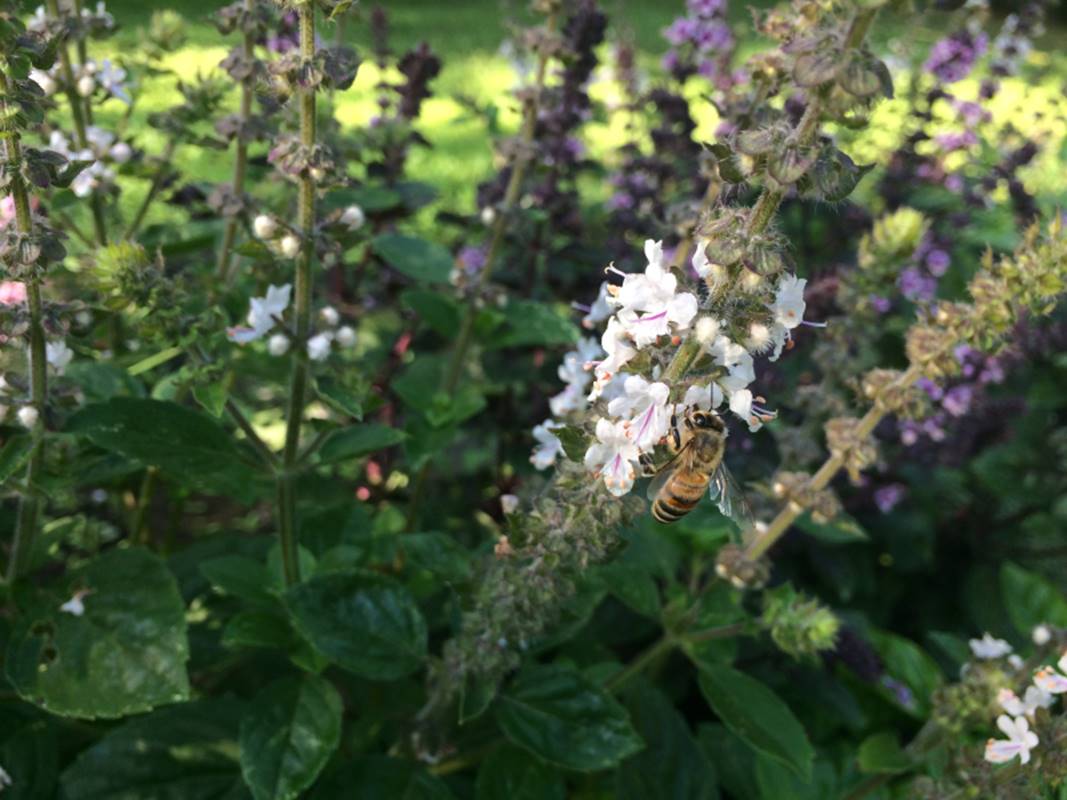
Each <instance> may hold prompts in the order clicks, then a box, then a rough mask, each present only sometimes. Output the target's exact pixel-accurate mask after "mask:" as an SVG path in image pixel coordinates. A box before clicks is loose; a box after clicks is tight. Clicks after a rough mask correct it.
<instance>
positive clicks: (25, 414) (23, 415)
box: [18, 406, 40, 428]
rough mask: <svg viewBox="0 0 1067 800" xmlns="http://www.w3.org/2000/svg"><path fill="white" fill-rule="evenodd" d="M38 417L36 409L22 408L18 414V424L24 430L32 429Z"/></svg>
mask: <svg viewBox="0 0 1067 800" xmlns="http://www.w3.org/2000/svg"><path fill="white" fill-rule="evenodd" d="M39 416H40V415H39V414H38V413H37V409H36V408H34V407H33V406H23V407H22V408H20V409H19V413H18V418H19V422H21V423H22V427H24V428H32V427H33V426H34V425H36V424H37V419H38V417H39Z"/></svg>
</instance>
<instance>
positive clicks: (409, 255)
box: [371, 233, 452, 283]
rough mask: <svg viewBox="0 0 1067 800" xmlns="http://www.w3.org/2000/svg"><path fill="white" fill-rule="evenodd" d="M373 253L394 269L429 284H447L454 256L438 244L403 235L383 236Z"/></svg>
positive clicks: (375, 240)
mask: <svg viewBox="0 0 1067 800" xmlns="http://www.w3.org/2000/svg"><path fill="white" fill-rule="evenodd" d="M371 246H372V247H373V248H374V252H375V253H377V254H378V256H379V257H380V258H381V259H382V260H383V261H385V263H387V264H388V265H389V266H391V267H392V268H393V269H395V270H397V271H399V272H403V273H404V274H405V275H407V276H408V277H409V278H413V279H414V280H417V281H425V282H426V283H448V279H449V275H450V274H451V272H452V254H451V253H449V252H448V251H447V250H446V249H445V248H443V247H442V246H441V245H439V244H437V243H436V242H429V241H427V240H425V239H419V238H416V237H414V236H405V235H403V234H400V233H383V234H381V235H380V236H376V237H375V238H374V241H373V242H372V243H371Z"/></svg>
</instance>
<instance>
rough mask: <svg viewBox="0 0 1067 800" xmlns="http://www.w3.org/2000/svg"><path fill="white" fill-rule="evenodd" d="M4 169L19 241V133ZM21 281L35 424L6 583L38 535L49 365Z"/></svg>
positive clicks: (34, 296) (0, 81) (24, 219)
mask: <svg viewBox="0 0 1067 800" xmlns="http://www.w3.org/2000/svg"><path fill="white" fill-rule="evenodd" d="M9 92H10V84H9V83H8V78H7V75H6V74H5V73H3V72H0V105H2V106H3V109H2V110H3V111H4V114H5V118H6V113H7V110H8V109H7V102H6V99H5V98H6V97H7V95H8V93H9ZM4 142H5V145H4V148H5V154H6V158H7V167H8V170H9V175H10V177H11V197H12V200H13V202H14V204H15V226H16V228H17V230H18V232H19V234H20V235H22V236H27V237H29V236H32V235H33V216H32V214H31V212H30V198H29V194H28V193H27V191H26V183H25V181H24V179H23V177H22V172H21V167H22V145H21V142H20V140H19V134H18V131H9V132H8V133H7V135H6V137H5V138H4ZM30 270H31V271H30V274H29V275H28V276H27V277H26V278H25V283H26V303H27V306H28V308H29V312H30V327H29V335H30V348H29V361H30V363H29V370H30V402H31V405H32V406H33V408H34V409H36V411H37V419H36V421H35V422H34V424H33V427H32V428H31V429H30V436H31V441H32V444H31V448H30V458H29V462H28V464H27V466H26V484H25V486H24V487H23V489H22V492H21V495H20V497H19V507H18V516H17V518H16V522H15V538H14V541H13V542H12V545H11V561H10V563H9V564H8V573H7V579H8V582H10V583H14V581H15V580H16V579H17V578H18V577H20V576H21V575H22V574H24V573H25V571H26V569H27V567H28V566H29V564H30V559H31V557H32V555H33V542H34V539H35V538H36V536H37V518H38V516H39V515H40V510H41V496H40V494H39V493H38V486H37V484H38V482H39V481H40V475H41V470H42V468H43V466H44V438H45V412H46V405H47V398H48V371H47V369H48V366H47V361H46V357H45V341H44V325H43V323H42V313H41V279H40V277H39V275H38V273H37V268H36V265H31V266H30Z"/></svg>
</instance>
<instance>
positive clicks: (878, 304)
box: [867, 294, 893, 314]
mask: <svg viewBox="0 0 1067 800" xmlns="http://www.w3.org/2000/svg"><path fill="white" fill-rule="evenodd" d="M867 299H868V301H869V302H870V304H871V308H873V309H874V310H875V312H877V313H878V314H885V313H887V312H888V311H889V309H890V308H892V307H893V304H892V303H891V302H890V301H889V298H888V297H881V296H879V295H876V294H872V295H871V296H870V297H869V298H867Z"/></svg>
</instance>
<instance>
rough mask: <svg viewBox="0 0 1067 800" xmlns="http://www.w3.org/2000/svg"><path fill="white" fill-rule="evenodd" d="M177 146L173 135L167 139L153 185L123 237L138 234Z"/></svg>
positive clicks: (161, 185)
mask: <svg viewBox="0 0 1067 800" xmlns="http://www.w3.org/2000/svg"><path fill="white" fill-rule="evenodd" d="M177 147H178V140H177V139H175V138H173V137H172V138H170V139H168V140H167V146H166V147H164V148H163V155H162V156H160V158H159V167H158V169H156V174H155V175H154V176H153V177H152V185H151V186H149V187H148V193H147V194H146V195H145V196H144V199H143V200H142V201H141V205H140V207H139V208H138V209H137V213H136V214H135V215H134V217H133V221H132V222H130V224H129V226H128V227H127V228H126V233H125V235H124V237H123V238H125V239H132V238H133V237H134V236H136V235H137V231H139V230H140V229H141V223H143V222H144V218H145V215H146V214H148V209H149V208H151V207H152V203H153V202H155V199H156V197H157V195H158V194H159V190H160V189H162V188H163V181H164V179H165V178H166V177H167V172H168V171H169V170H170V162H171V159H172V158H174V151H175V149H176V148H177Z"/></svg>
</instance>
